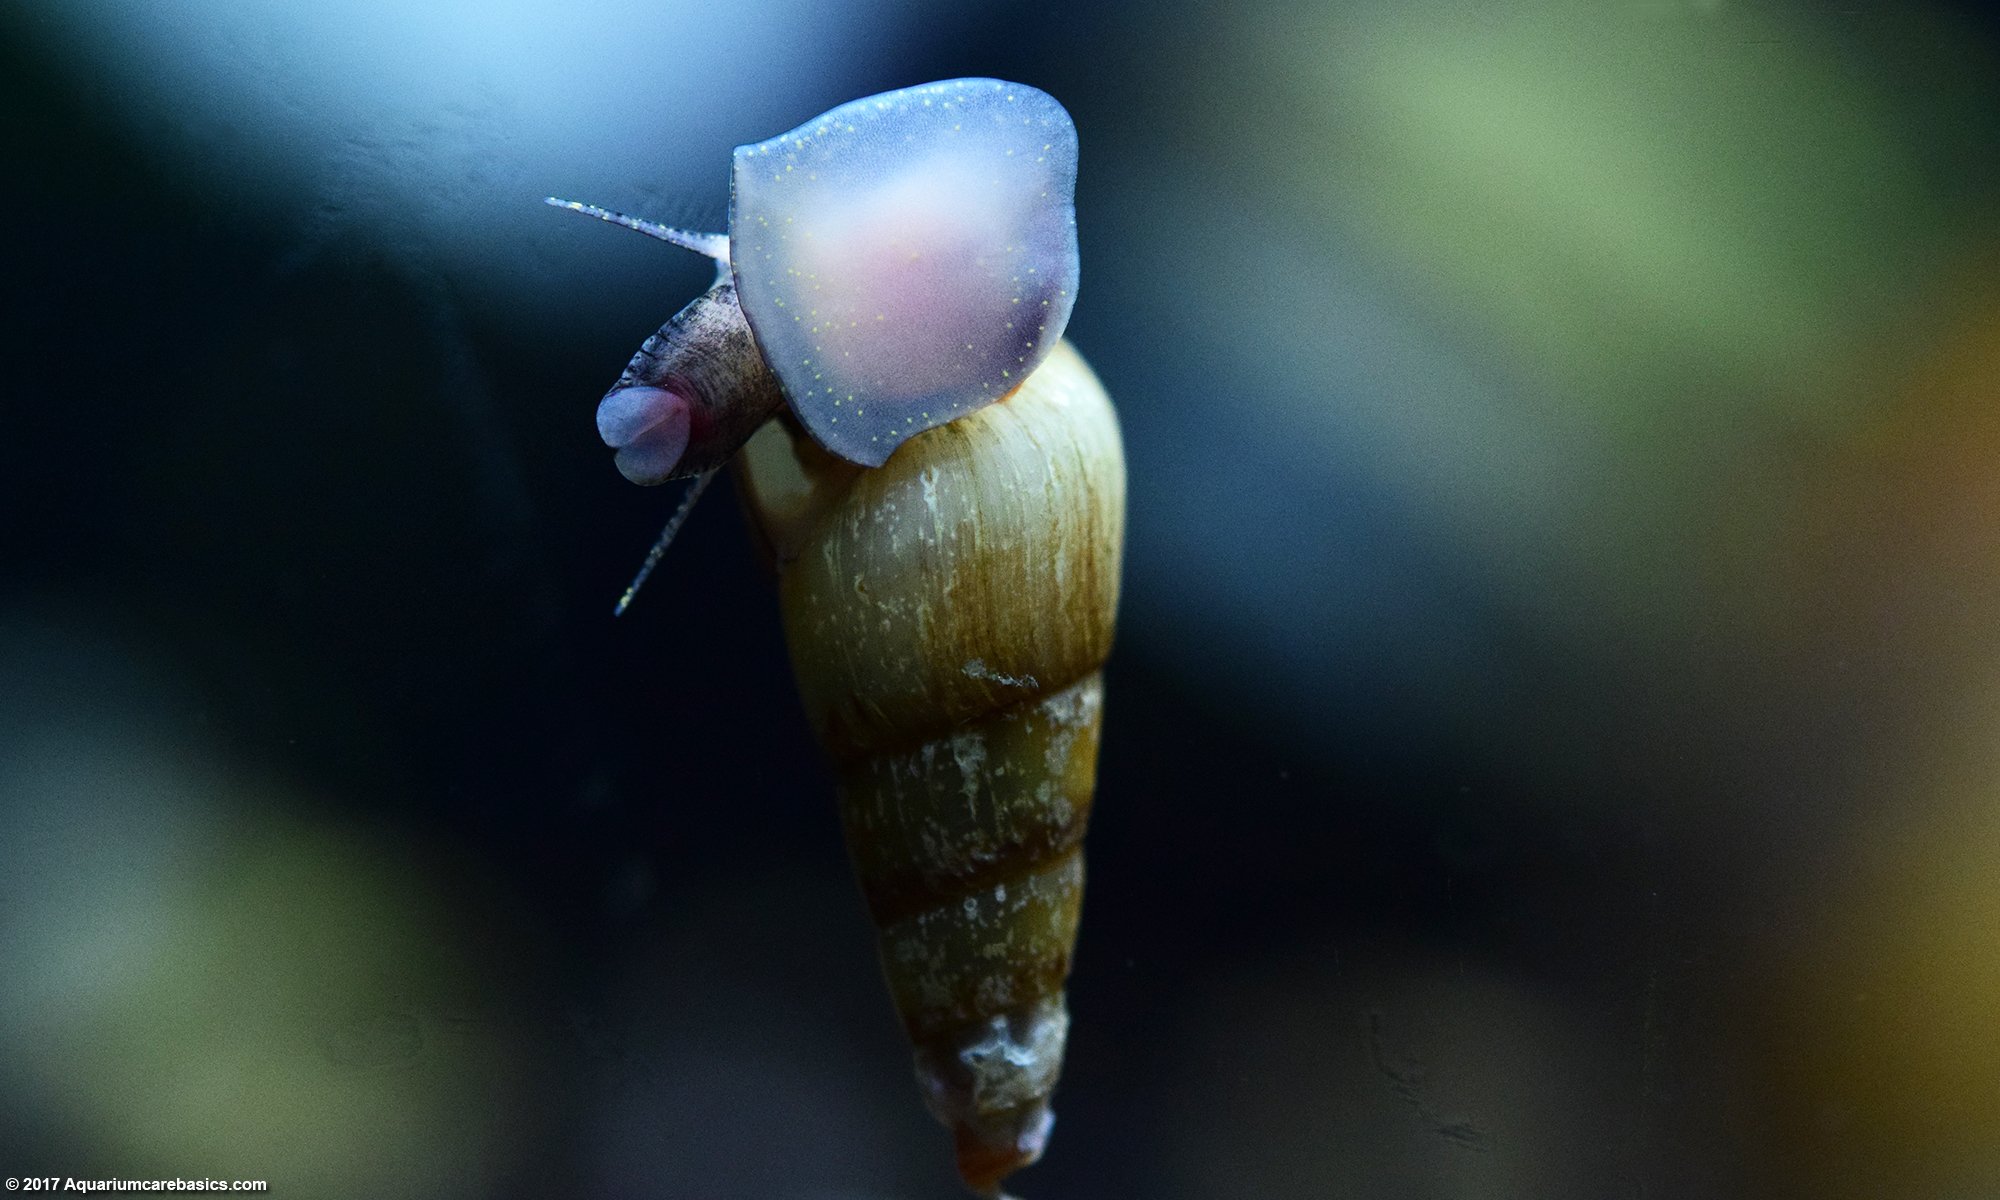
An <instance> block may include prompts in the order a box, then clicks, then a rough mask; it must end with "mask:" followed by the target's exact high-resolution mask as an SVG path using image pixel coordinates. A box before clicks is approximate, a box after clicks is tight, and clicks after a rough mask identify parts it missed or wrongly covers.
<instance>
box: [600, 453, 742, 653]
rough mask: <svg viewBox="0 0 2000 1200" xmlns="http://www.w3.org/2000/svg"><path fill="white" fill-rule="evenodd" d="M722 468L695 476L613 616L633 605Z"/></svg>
mask: <svg viewBox="0 0 2000 1200" xmlns="http://www.w3.org/2000/svg"><path fill="white" fill-rule="evenodd" d="M721 469H722V468H721V467H713V468H711V469H709V470H706V471H703V472H702V473H701V474H699V475H697V476H695V477H694V486H693V487H690V488H689V489H688V490H687V495H685V496H682V497H681V506H680V507H679V508H677V509H675V510H674V515H673V516H671V517H668V518H667V527H666V528H665V529H662V530H660V539H659V540H658V541H656V542H654V543H653V548H652V549H651V550H648V551H646V561H645V562H642V563H640V564H639V573H638V574H637V575H634V576H633V577H632V583H631V585H630V586H629V587H627V588H626V589H625V594H624V595H622V596H620V597H618V607H617V608H616V609H615V610H613V611H612V614H611V615H612V616H614V617H622V616H624V615H625V610H626V609H628V608H630V607H632V598H633V597H634V596H637V595H638V594H639V589H640V588H642V587H644V586H646V578H647V576H649V575H651V574H652V573H653V568H654V567H657V566H659V565H660V559H661V558H663V557H665V556H666V553H667V547H668V546H671V545H673V544H674V535H675V534H677V533H679V532H680V531H681V525H682V523H684V522H685V521H686V520H687V519H688V514H689V513H691V512H693V511H694V502H695V501H697V500H699V499H701V494H702V493H703V492H705V491H707V490H708V485H709V483H710V482H712V481H713V480H714V479H715V473H716V472H717V471H720V470H721Z"/></svg>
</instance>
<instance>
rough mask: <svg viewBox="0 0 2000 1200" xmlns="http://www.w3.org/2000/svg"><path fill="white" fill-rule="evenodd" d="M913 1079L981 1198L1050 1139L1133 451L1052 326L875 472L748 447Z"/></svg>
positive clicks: (749, 471)
mask: <svg viewBox="0 0 2000 1200" xmlns="http://www.w3.org/2000/svg"><path fill="white" fill-rule="evenodd" d="M737 462H738V465H739V467H740V471H739V474H738V478H739V481H740V483H741V486H742V489H743V493H744V498H745V501H746V507H747V508H748V509H749V511H750V513H751V515H752V517H753V519H754V520H755V521H756V522H757V525H758V528H759V530H760V531H761V532H762V534H763V535H764V538H765V540H766V542H767V544H768V546H769V547H770V549H771V551H772V557H773V559H774V561H775V562H776V564H777V567H778V587H779V599H780V604H781V607H782V609H783V614H784V620H785V635H786V641H787V642H788V644H789V645H790V647H791V652H792V665H793V668H794V671H795V673H796V674H797V676H798V681H799V691H800V694H801V696H802V697H803V698H804V700H805V705H806V711H807V715H808V716H809V717H810V718H811V720H812V723H813V726H814V728H815V729H816V730H817V732H818V734H819V736H820V740H821V741H822V742H823V743H824V744H825V746H826V748H827V750H828V752H829V753H830V754H831V756H832V757H833V759H834V761H835V764H836V767H837V769H838V771H839V774H840V780H841V819H842V822H843V824H844V826H845V827H846V830H847V838H848V848H849V851H850V852H851V854H852V856H853V858H854V864H855V869H856V873H857V874H858V875H859V876H860V879H861V884H862V890H863V892H864V894H865V895H866V896H867V899H868V905H869V911H870V915H871V916H872V917H873V918H874V921H875V924H876V929H877V932H878V936H879V939H880V948H881V954H882V966H883V973H884V974H885V975H886V976H887V978H888V981H889V988H890V991H891V993H892V994H893V995H894V997H895V1000H896V1006H897V1009H898V1011H899V1012H900V1013H901V1014H902V1018H903V1023H904V1027H905V1029H906V1030H907V1031H908V1033H909V1036H910V1040H911V1044H912V1046H913V1048H914V1051H915V1059H916V1070H917V1076H918V1081H919V1084H920V1086H921V1088H922V1090H923V1094H924V1098H925V1100H926V1102H927V1103H928V1104H929V1105H930V1107H931V1110H932V1111H933V1112H934V1113H936V1114H937V1116H938V1118H939V1119H940V1120H942V1121H943V1122H944V1123H945V1124H946V1125H948V1126H950V1127H951V1129H952V1130H953V1133H954V1137H955V1139H956V1143H957V1149H958V1162H959V1170H960V1172H961V1173H962V1174H963V1175H964V1177H965V1180H966V1182H967V1183H968V1184H970V1185H971V1186H972V1187H973V1188H974V1189H975V1190H977V1191H979V1192H981V1193H982V1194H988V1195H992V1194H997V1191H998V1187H999V1182H1000V1180H1001V1179H1002V1178H1003V1177H1004V1176H1006V1175H1007V1174H1008V1173H1009V1172H1011V1171H1013V1170H1014V1169H1016V1168H1018V1167H1021V1166H1024V1165H1026V1164H1028V1163H1030V1162H1033V1161H1034V1160H1035V1158H1036V1157H1037V1156H1039V1154H1040V1153H1041V1149H1042V1146H1043V1144H1044V1142H1045V1140H1046V1138H1047V1136H1048V1128H1049V1122H1050V1119H1051V1118H1050V1114H1049V1094H1050V1092H1051V1091H1052V1090H1053V1088H1054V1087H1055V1083H1056V1077H1057V1075H1058V1073H1059V1072H1060V1070H1061V1066H1062V1056H1063V1047H1064V1042H1065V1037H1066V1034H1067V1031H1068V1025H1069V1017H1068V1012H1067V1009H1066V1008H1065V1005H1064V1000H1063V990H1062V989H1063V982H1064V979H1065V977H1066V976H1067V974H1068V972H1069V963H1070V955H1071V952H1072V950H1073V949H1074V947H1075V941H1076V928H1077V919H1078V916H1079V914H1080V911H1081V904H1082V897H1083V856H1082V838H1083V832H1084V826H1085V824H1086V823H1087V821H1088V817H1089V813H1090V805H1091V799H1092V794H1093V792H1094V789H1095V784H1096V766H1097V743H1098V728H1099V724H1100V720H1101V713H1102V678H1101V676H1100V674H1099V668H1100V667H1101V666H1102V665H1103V663H1104V660H1105V657H1106V656H1107V655H1108V653H1109V652H1110V648H1111V635H1112V627H1113V622H1114V618H1115V615H1116V610H1117V603H1118V585H1119V563H1120V556H1121V551H1122V546H1123V537H1124V519H1125V463H1124V457H1123V451H1122V449H1121V446H1120V442H1119V436H1118V425H1117V419H1116V417H1115V416H1114V415H1113V413H1112V410H1111V405H1110V401H1109V400H1108V399H1107V398H1106V396H1105V394H1104V391H1103V388H1102V386H1101V385H1099V383H1098V382H1097V379H1096V376H1094V375H1093V374H1091V371H1090V368H1089V367H1087V366H1085V365H1084V363H1083V360H1082V358H1081V357H1079V356H1078V355H1077V353H1076V352H1075V351H1074V350H1072V349H1071V348H1070V347H1069V346H1068V345H1066V344H1065V345H1061V346H1058V347H1057V348H1056V350H1055V352H1054V353H1053V354H1052V355H1051V356H1050V357H1049V359H1048V361H1047V362H1046V363H1044V364H1043V366H1042V367H1041V369H1040V370H1038V371H1036V372H1035V373H1034V374H1033V375H1031V376H1030V377H1029V378H1028V380H1027V382H1026V383H1025V384H1024V385H1023V386H1022V387H1021V388H1020V389H1019V390H1018V391H1016V392H1015V393H1013V394H1012V395H1011V396H1009V397H1007V398H1006V399H1004V400H1002V401H1001V402H999V403H996V404H993V405H990V406H988V407H987V408H985V409H982V410H981V411H979V412H977V413H975V414H973V415H971V416H969V417H966V418H964V419H963V420H960V421H956V422H954V423H952V424H950V425H947V426H945V427H943V428H940V429H934V430H931V431H930V432H928V433H925V434H922V435H919V436H918V437H916V438H913V439H911V440H910V442H909V443H908V444H906V445H905V446H904V447H903V448H902V449H901V450H899V451H898V452H897V453H896V454H895V455H894V456H893V457H892V458H890V459H889V461H888V463H887V464H886V465H885V466H884V467H883V468H882V469H880V470H874V471H863V470H859V469H857V468H855V467H853V466H851V465H849V464H847V463H845V462H841V461H840V460H837V459H834V458H832V457H831V456H829V455H828V454H826V453H825V452H824V451H822V450H820V449H819V447H817V446H815V445H813V444H812V443H811V442H810V441H808V440H806V439H804V438H802V437H799V436H797V435H796V434H794V433H792V432H790V431H788V430H787V429H786V428H785V427H784V425H782V424H778V423H774V424H772V425H770V426H767V427H766V428H765V429H763V430H760V431H759V432H758V434H757V435H756V436H755V437H754V438H752V439H751V441H750V443H749V444H748V445H747V446H745V447H744V451H743V453H742V455H741V456H739V458H738V460H737Z"/></svg>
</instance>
